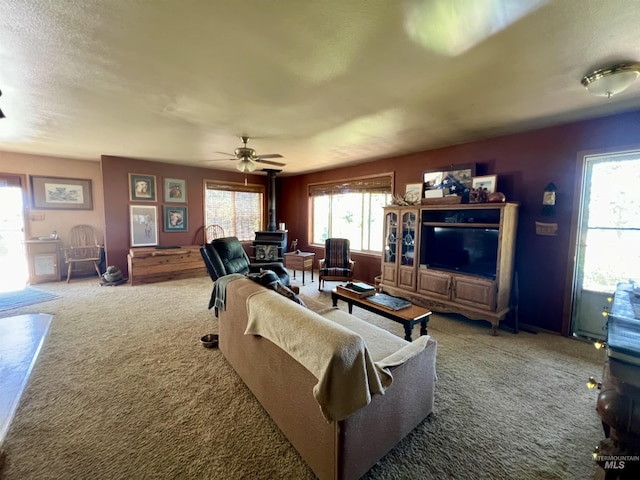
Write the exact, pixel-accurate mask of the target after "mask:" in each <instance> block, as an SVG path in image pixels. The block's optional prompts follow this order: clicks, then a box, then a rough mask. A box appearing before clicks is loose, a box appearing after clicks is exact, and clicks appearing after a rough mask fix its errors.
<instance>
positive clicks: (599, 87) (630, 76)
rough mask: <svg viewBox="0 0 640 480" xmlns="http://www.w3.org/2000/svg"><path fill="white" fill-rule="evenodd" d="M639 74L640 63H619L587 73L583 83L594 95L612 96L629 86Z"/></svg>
mask: <svg viewBox="0 0 640 480" xmlns="http://www.w3.org/2000/svg"><path fill="white" fill-rule="evenodd" d="M639 75H640V63H619V64H618V65H613V66H611V67H606V68H601V69H599V70H596V71H595V72H592V73H589V74H587V75H585V76H584V77H583V78H582V85H584V88H586V89H587V90H588V91H589V93H592V94H593V95H597V96H599V97H607V98H611V97H612V96H613V95H615V94H617V93H620V92H623V91H624V90H626V89H627V88H629V87H630V86H631V84H632V83H633V82H635V81H636V79H637V78H638V76H639Z"/></svg>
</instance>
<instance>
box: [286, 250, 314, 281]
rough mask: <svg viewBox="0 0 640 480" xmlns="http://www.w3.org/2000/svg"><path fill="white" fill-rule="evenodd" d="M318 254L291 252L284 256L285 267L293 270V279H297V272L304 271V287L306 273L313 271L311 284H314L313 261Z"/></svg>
mask: <svg viewBox="0 0 640 480" xmlns="http://www.w3.org/2000/svg"><path fill="white" fill-rule="evenodd" d="M315 256H316V254H315V253H313V252H289V253H285V254H284V266H285V267H287V268H290V269H291V270H293V278H296V270H302V286H304V272H305V270H311V283H313V260H314V258H315Z"/></svg>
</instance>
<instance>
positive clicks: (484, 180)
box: [471, 175, 498, 193]
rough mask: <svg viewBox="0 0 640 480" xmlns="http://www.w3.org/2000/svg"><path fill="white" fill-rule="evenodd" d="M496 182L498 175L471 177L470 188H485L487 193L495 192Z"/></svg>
mask: <svg viewBox="0 0 640 480" xmlns="http://www.w3.org/2000/svg"><path fill="white" fill-rule="evenodd" d="M497 184H498V175H483V176H482V177H473V180H472V181H471V188H474V189H476V190H484V189H486V190H487V193H495V191H496V185H497Z"/></svg>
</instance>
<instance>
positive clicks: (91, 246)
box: [64, 225, 102, 283]
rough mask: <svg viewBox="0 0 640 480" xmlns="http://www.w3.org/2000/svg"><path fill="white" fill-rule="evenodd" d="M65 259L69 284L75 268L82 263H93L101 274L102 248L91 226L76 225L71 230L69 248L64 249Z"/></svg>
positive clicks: (99, 274)
mask: <svg viewBox="0 0 640 480" xmlns="http://www.w3.org/2000/svg"><path fill="white" fill-rule="evenodd" d="M64 258H65V263H66V264H67V265H68V267H67V283H69V281H70V280H71V272H72V271H73V266H74V265H75V264H77V263H81V262H93V266H94V268H95V269H96V272H97V273H98V277H102V273H100V266H99V264H100V262H101V261H102V246H101V245H99V244H98V238H97V237H96V232H95V230H94V228H93V227H92V226H91V225H76V226H75V227H73V228H72V229H71V236H70V239H69V247H67V248H65V249H64Z"/></svg>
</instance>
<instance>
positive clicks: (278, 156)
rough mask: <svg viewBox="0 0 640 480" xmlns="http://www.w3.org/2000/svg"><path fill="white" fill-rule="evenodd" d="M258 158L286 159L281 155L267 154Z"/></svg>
mask: <svg viewBox="0 0 640 480" xmlns="http://www.w3.org/2000/svg"><path fill="white" fill-rule="evenodd" d="M258 158H284V157H283V156H282V155H280V154H279V153H267V154H266V155H262V154H260V155H258Z"/></svg>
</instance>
